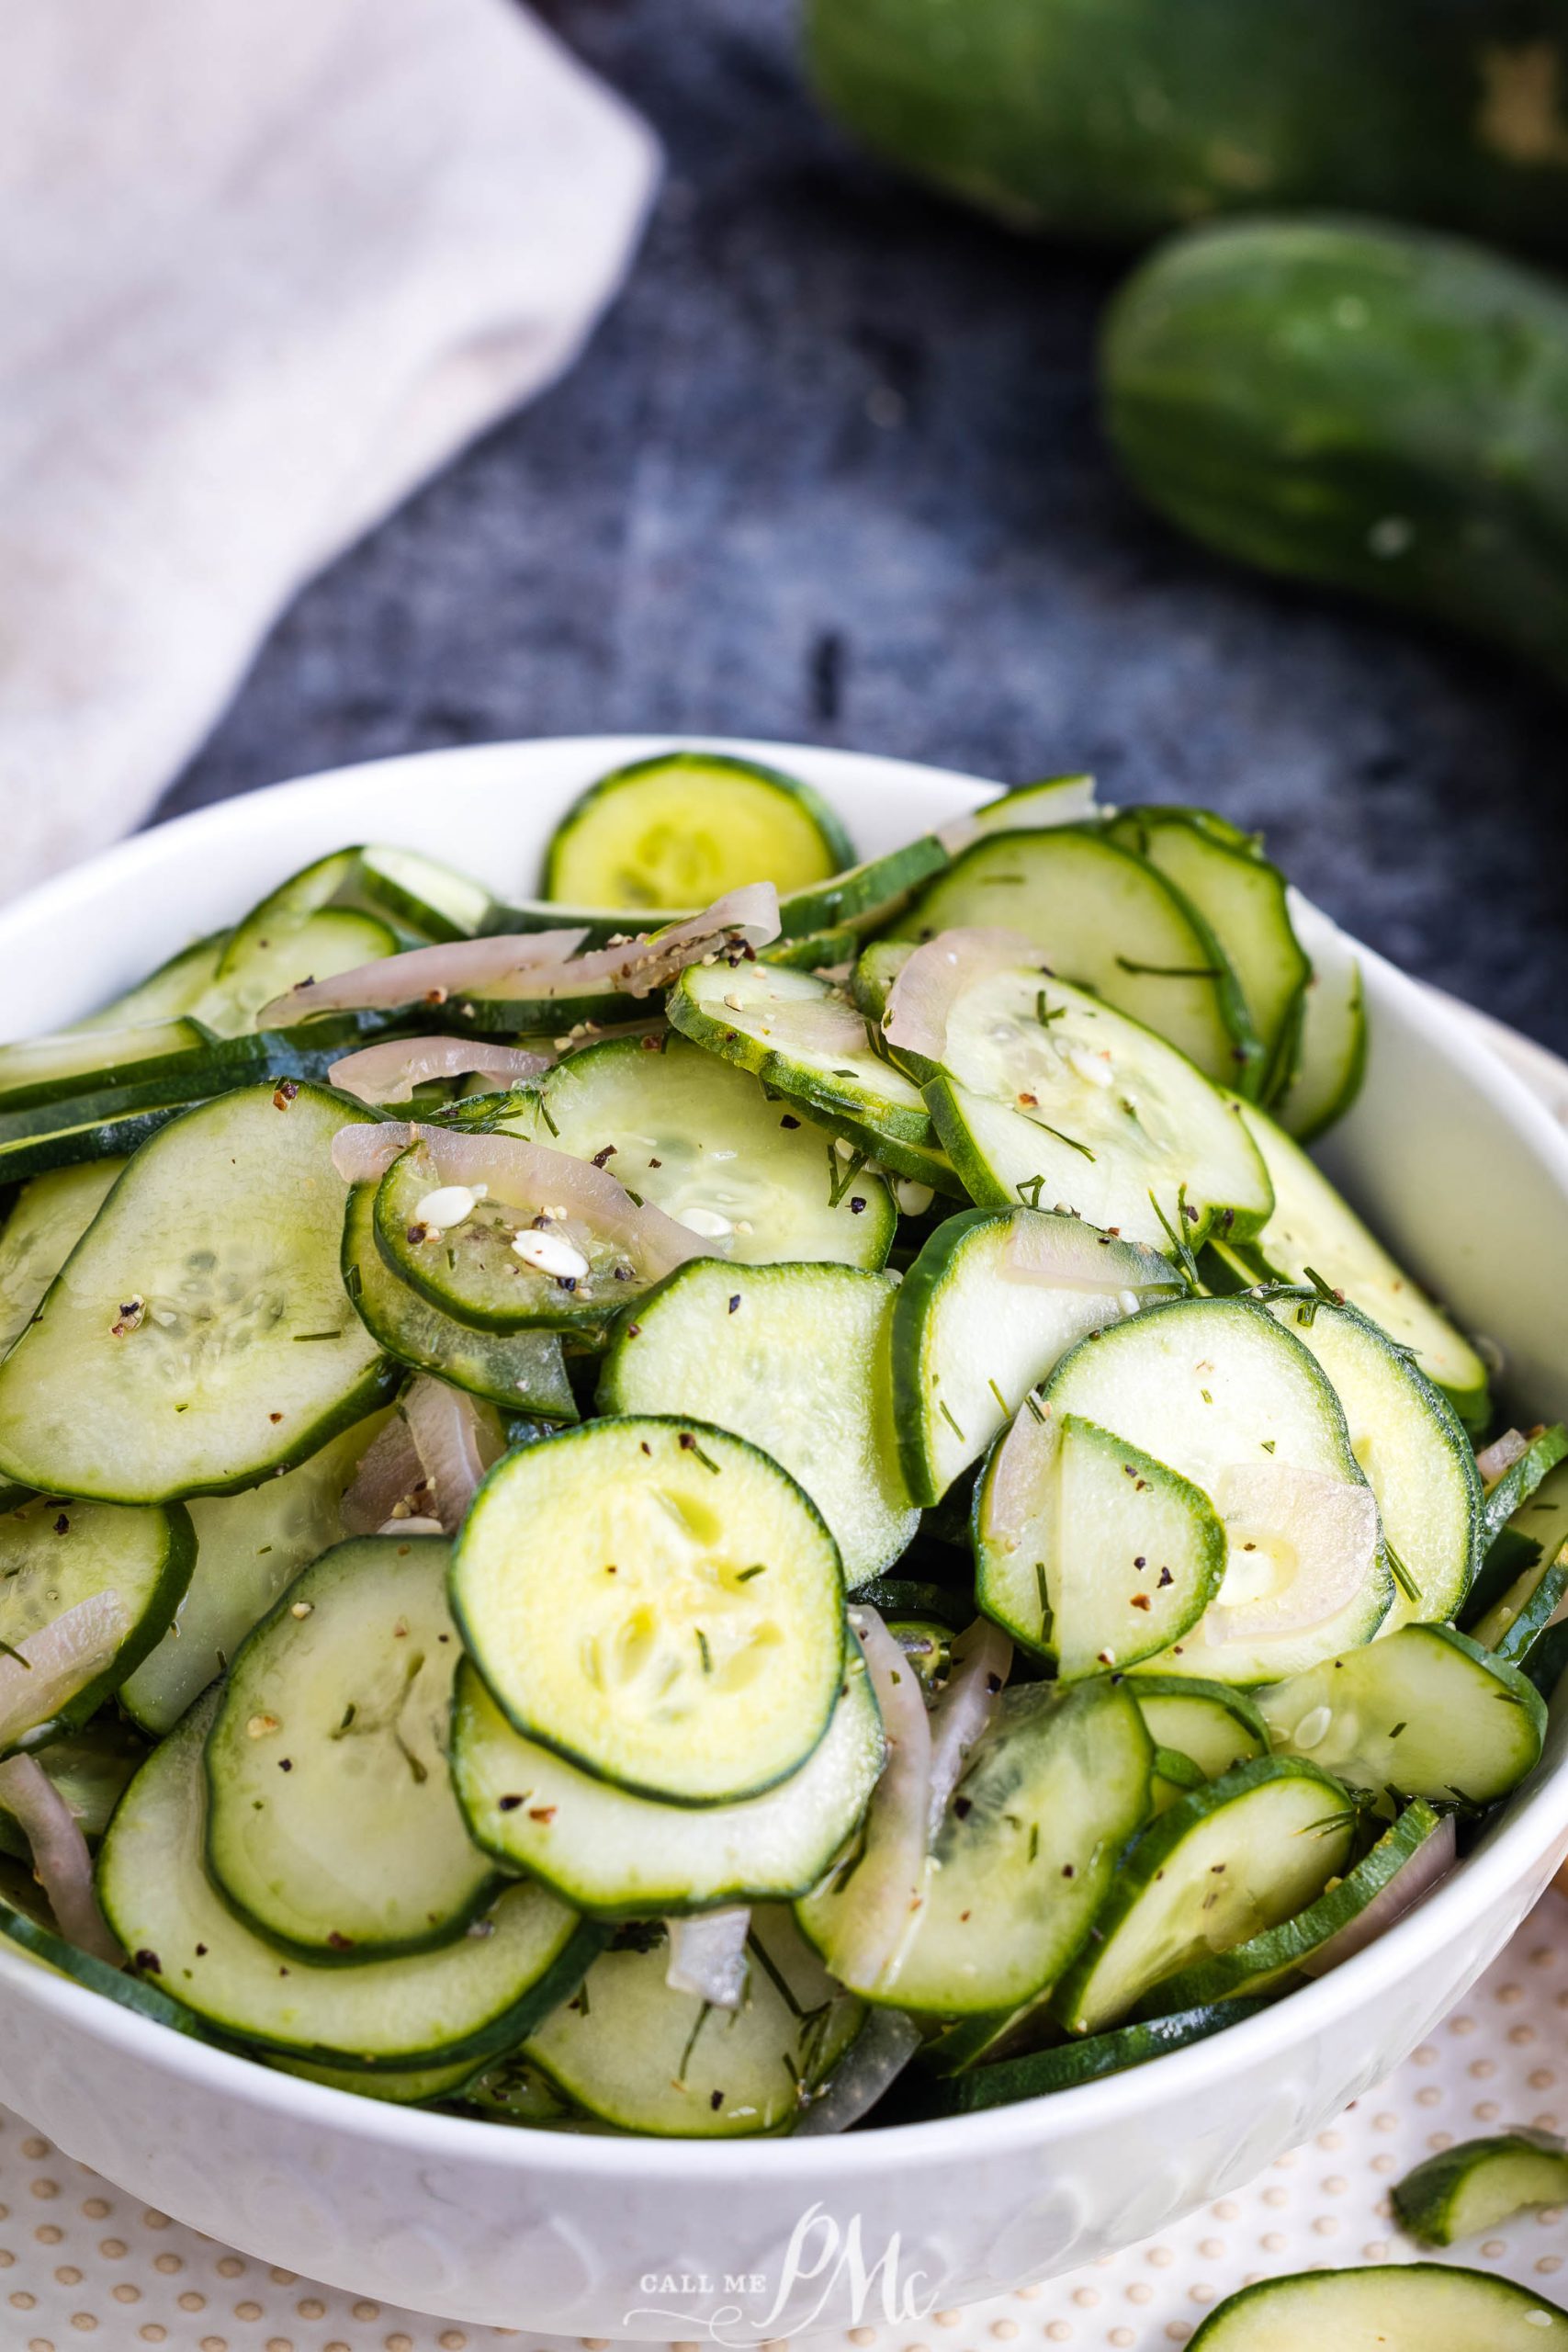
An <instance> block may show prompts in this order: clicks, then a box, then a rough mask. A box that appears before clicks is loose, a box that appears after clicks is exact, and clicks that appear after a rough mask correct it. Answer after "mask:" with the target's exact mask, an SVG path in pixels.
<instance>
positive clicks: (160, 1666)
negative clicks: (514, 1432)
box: [118, 1411, 388, 1737]
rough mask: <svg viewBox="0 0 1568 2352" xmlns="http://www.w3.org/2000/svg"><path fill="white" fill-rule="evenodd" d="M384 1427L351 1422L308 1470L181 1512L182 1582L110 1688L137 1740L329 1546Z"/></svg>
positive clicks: (379, 1418)
mask: <svg viewBox="0 0 1568 2352" xmlns="http://www.w3.org/2000/svg"><path fill="white" fill-rule="evenodd" d="M387 1418H388V1416H387V1414H386V1413H385V1411H380V1412H377V1413H374V1414H372V1415H371V1416H370V1417H369V1418H368V1419H366V1420H363V1421H356V1422H355V1424H354V1426H353V1427H352V1428H351V1429H346V1430H343V1431H342V1432H341V1434H340V1435H339V1436H337V1437H334V1438H330V1439H329V1440H328V1442H327V1443H326V1444H325V1445H324V1446H322V1447H321V1451H320V1452H319V1453H313V1454H311V1456H310V1460H309V1461H308V1462H301V1463H300V1464H299V1465H298V1467H297V1468H295V1469H293V1470H288V1471H285V1472H284V1473H283V1474H282V1476H275V1477H271V1478H265V1479H263V1481H262V1483H261V1484H260V1485H259V1486H256V1487H247V1488H246V1490H245V1492H244V1493H243V1494H240V1495H220V1496H207V1497H198V1498H197V1500H196V1501H195V1502H193V1503H191V1504H190V1505H189V1506H188V1509H189V1511H190V1520H191V1525H192V1527H193V1528H194V1529H195V1531H196V1545H197V1549H196V1566H195V1568H194V1570H193V1571H192V1574H191V1579H190V1583H189V1584H188V1586H187V1587H186V1592H185V1596H184V1598H183V1600H181V1601H180V1604H179V1607H178V1608H177V1609H176V1610H175V1619H174V1623H173V1624H172V1625H171V1626H170V1627H169V1629H168V1631H167V1632H166V1633H165V1634H164V1638H163V1640H162V1641H161V1642H160V1643H159V1644H158V1645H157V1647H156V1649H154V1650H152V1651H151V1652H150V1653H149V1655H148V1656H147V1657H144V1658H143V1659H142V1661H141V1665H140V1666H139V1667H138V1668H136V1670H135V1672H134V1673H133V1674H131V1675H130V1676H128V1677H127V1679H126V1680H125V1681H124V1682H123V1683H121V1685H120V1688H119V1694H118V1695H119V1703H120V1705H121V1706H122V1707H124V1708H125V1710H126V1712H127V1713H129V1714H130V1717H131V1718H132V1720H133V1721H134V1722H136V1723H138V1724H141V1727H142V1729H143V1730H144V1731H149V1732H152V1733H154V1734H155V1735H157V1736H160V1737H161V1736H162V1735H163V1734H164V1732H168V1731H172V1730H173V1729H174V1727H175V1724H177V1723H178V1722H179V1719H180V1717H181V1716H182V1715H183V1714H184V1713H185V1712H186V1708H187V1707H188V1706H189V1705H190V1704H191V1702H193V1700H196V1699H198V1698H199V1697H200V1695H201V1693H202V1692H203V1691H205V1690H206V1688H207V1686H208V1684H209V1682H211V1681H212V1680H213V1679H215V1677H216V1676H218V1675H220V1674H221V1673H222V1672H223V1671H224V1669H225V1668H226V1667H227V1666H228V1664H229V1661H230V1659H231V1657H233V1655H234V1653H235V1651H236V1650H237V1649H238V1648H239V1646H240V1644H241V1643H242V1642H243V1640H244V1638H245V1635H246V1634H248V1633H249V1632H250V1630H251V1628H252V1626H253V1625H256V1624H259V1623H260V1622H261V1620H262V1619H263V1618H264V1617H265V1615H266V1613H267V1611H268V1610H269V1609H270V1608H271V1607H272V1604H273V1602H274V1601H275V1600H276V1599H277V1596H278V1594H279V1593H280V1592H282V1591H283V1590H284V1589H285V1588H286V1587H287V1586H288V1585H290V1584H292V1583H293V1581H294V1578H295V1577H297V1576H298V1575H299V1571H300V1569H301V1568H302V1567H304V1566H305V1565H306V1563H307V1561H310V1560H313V1559H315V1557H316V1556H317V1555H318V1554H319V1553H321V1552H324V1551H325V1550H326V1548H327V1546H328V1544H335V1543H337V1542H338V1540H339V1539H340V1537H341V1536H342V1535H343V1533H344V1526H343V1521H342V1518H341V1515H340V1512H339V1509H338V1506H339V1504H340V1502H341V1501H342V1498H343V1496H344V1491H345V1490H346V1488H347V1487H349V1486H350V1484H351V1483H352V1481H353V1478H354V1474H355V1470H356V1469H357V1468H358V1466H359V1462H360V1458H361V1456H362V1455H363V1454H364V1453H366V1452H367V1449H368V1447H369V1445H370V1443H371V1441H372V1440H373V1439H374V1438H375V1437H377V1436H378V1434H379V1432H380V1430H382V1428H383V1427H384V1426H385V1424H386V1421H387Z"/></svg>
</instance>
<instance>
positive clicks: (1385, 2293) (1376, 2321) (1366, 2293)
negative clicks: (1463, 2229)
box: [1188, 2262, 1568, 2352]
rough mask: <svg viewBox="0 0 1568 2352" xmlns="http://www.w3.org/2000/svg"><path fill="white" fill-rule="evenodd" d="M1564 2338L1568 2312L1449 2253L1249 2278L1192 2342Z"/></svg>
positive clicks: (1244, 2350) (1406, 2344) (1225, 2345)
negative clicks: (1463, 2265) (1452, 2259)
mask: <svg viewBox="0 0 1568 2352" xmlns="http://www.w3.org/2000/svg"><path fill="white" fill-rule="evenodd" d="M1562 2344H1568V2312H1563V2311H1560V2310H1559V2309H1558V2307H1557V2305H1556V2304H1555V2303H1549V2302H1548V2301H1546V2300H1545V2298H1544V2297H1543V2296H1541V2295H1538V2294H1535V2293H1533V2292H1532V2291H1531V2290H1530V2289H1529V2288H1528V2287H1516V2286H1515V2285H1513V2283H1512V2281H1511V2280H1509V2279H1506V2278H1495V2277H1493V2276H1492V2274H1491V2273H1490V2272H1488V2271H1483V2270H1458V2269H1455V2268H1453V2267H1451V2266H1450V2264H1448V2263H1446V2262H1443V2263H1439V2262H1402V2263H1391V2264H1388V2265H1386V2266H1384V2267H1373V2268H1370V2269H1366V2270H1310V2271H1303V2273H1302V2274H1301V2276H1300V2277H1299V2278H1269V2279H1266V2280H1265V2281H1264V2282H1263V2283H1262V2285H1260V2286H1256V2287H1244V2288H1242V2290H1241V2291H1240V2292H1239V2293H1238V2294H1235V2295H1230V2296H1227V2298H1226V2300H1225V2301H1224V2302H1223V2303H1220V2304H1217V2305H1216V2306H1215V2308H1214V2309H1213V2311H1212V2312H1210V2313H1209V2316H1208V2318H1207V2319H1206V2320H1205V2321H1204V2322H1203V2324H1202V2325H1201V2328H1200V2329H1199V2330H1198V2333H1197V2335H1194V2336H1193V2337H1192V2338H1191V2340H1190V2344H1189V2346H1188V2352H1306V2347H1309V2346H1314V2347H1315V2346H1327V2345H1332V2346H1333V2347H1334V2352H1481V2347H1482V2346H1484V2347H1485V2352H1541V2347H1542V2346H1547V2347H1550V2346H1553V2345H1562Z"/></svg>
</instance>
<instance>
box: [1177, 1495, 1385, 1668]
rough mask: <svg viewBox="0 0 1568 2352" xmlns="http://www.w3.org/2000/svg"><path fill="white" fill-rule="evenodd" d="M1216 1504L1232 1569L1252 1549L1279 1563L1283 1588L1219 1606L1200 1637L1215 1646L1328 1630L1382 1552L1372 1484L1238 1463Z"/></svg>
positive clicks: (1210, 1614) (1212, 1610)
mask: <svg viewBox="0 0 1568 2352" xmlns="http://www.w3.org/2000/svg"><path fill="white" fill-rule="evenodd" d="M1214 1501H1215V1504H1216V1506H1217V1508H1218V1510H1219V1513H1220V1517H1221V1518H1222V1519H1223V1520H1224V1525H1225V1534H1226V1536H1227V1538H1228V1540H1229V1544H1230V1556H1231V1563H1232V1568H1231V1571H1230V1572H1229V1573H1233V1574H1234V1572H1235V1563H1236V1561H1237V1559H1238V1557H1239V1556H1241V1555H1243V1554H1244V1553H1245V1547H1246V1546H1247V1544H1255V1545H1256V1547H1257V1549H1258V1553H1259V1554H1261V1555H1263V1559H1264V1562H1265V1564H1267V1563H1268V1562H1269V1560H1272V1561H1274V1562H1275V1563H1279V1562H1280V1555H1283V1564H1284V1565H1285V1566H1286V1567H1287V1569H1288V1571H1289V1574H1288V1580H1287V1582H1286V1583H1285V1585H1284V1587H1283V1589H1279V1590H1276V1591H1273V1592H1269V1593H1264V1594H1261V1595H1259V1597H1258V1599H1257V1600H1239V1601H1235V1602H1232V1603H1225V1602H1223V1601H1215V1602H1214V1603H1213V1606H1212V1607H1211V1608H1210V1609H1209V1611H1208V1612H1207V1614H1206V1615H1205V1616H1204V1618H1203V1621H1202V1624H1201V1629H1200V1631H1201V1638H1202V1639H1203V1640H1204V1641H1206V1642H1209V1643H1211V1644H1218V1643H1222V1642H1235V1641H1249V1642H1251V1641H1262V1640H1266V1639H1268V1638H1269V1637H1270V1636H1272V1635H1275V1634H1299V1633H1304V1632H1306V1631H1308V1630H1309V1629H1310V1628H1311V1627H1312V1626H1314V1625H1321V1624H1324V1623H1326V1622H1327V1620H1328V1619H1329V1618H1331V1617H1335V1616H1337V1614H1338V1612H1339V1611H1340V1610H1341V1609H1343V1608H1344V1607H1345V1606H1346V1605H1347V1603H1348V1602H1349V1601H1351V1600H1354V1599H1355V1597H1356V1595H1357V1593H1359V1591H1360V1590H1361V1589H1362V1587H1363V1586H1364V1585H1365V1583H1366V1581H1367V1578H1368V1577H1369V1576H1370V1575H1371V1570H1372V1562H1373V1558H1374V1555H1375V1554H1376V1552H1377V1547H1378V1540H1379V1535H1380V1532H1381V1531H1380V1528H1379V1523H1378V1507H1377V1504H1376V1502H1375V1500H1374V1499H1373V1497H1372V1491H1371V1487H1365V1486H1353V1485H1352V1484H1351V1483H1350V1481H1349V1480H1348V1478H1331V1477H1327V1476H1325V1474H1324V1473H1323V1472H1322V1471H1321V1470H1301V1469H1298V1468H1297V1467H1296V1466H1295V1464H1293V1463H1289V1462H1268V1463H1250V1462H1248V1463H1236V1464H1233V1465H1232V1466H1231V1468H1229V1469H1228V1470H1226V1471H1225V1472H1224V1475H1223V1476H1221V1478H1220V1479H1219V1480H1218V1481H1217V1482H1216V1485H1215V1488H1214Z"/></svg>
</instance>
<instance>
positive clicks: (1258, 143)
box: [807, 0, 1568, 249]
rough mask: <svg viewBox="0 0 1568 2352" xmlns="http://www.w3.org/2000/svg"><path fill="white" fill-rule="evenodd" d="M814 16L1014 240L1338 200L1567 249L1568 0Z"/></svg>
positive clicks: (832, 54)
mask: <svg viewBox="0 0 1568 2352" xmlns="http://www.w3.org/2000/svg"><path fill="white" fill-rule="evenodd" d="M807 51H808V58H809V64H810V70H811V73H812V76H813V79H814V80H815V82H816V85H817V87H818V92H819V93H820V95H821V96H822V97H823V98H824V99H825V100H826V102H827V104H828V106H829V107H830V108H831V110H832V111H833V112H834V113H835V114H836V115H837V116H838V117H839V118H840V120H841V121H842V122H844V123H845V124H846V125H847V126H848V127H849V128H850V129H851V130H852V131H854V132H855V133H856V134H858V136H859V137H861V138H862V139H863V140H864V141H865V142H866V143H867V144H868V145H869V146H871V147H873V148H874V149H875V150H876V151H877V152H878V153H880V154H882V155H885V156H886V157H888V158H889V159H890V160H892V161H894V162H896V163H897V164H902V165H904V166H905V167H906V168H908V170H910V171H913V172H915V173H917V174H919V176H920V177H922V178H924V179H927V180H931V181H934V182H936V183H937V185H938V186H940V187H944V188H946V189H947V190H949V191H950V192H951V193H953V194H954V195H956V196H959V197H962V198H965V199H967V200H968V201H969V202H971V203H973V204H976V205H979V206H980V207H982V208H983V209H985V210H987V211H989V212H993V213H997V214H999V215H1000V216H1001V218H1002V219H1003V220H1006V221H1008V222H1009V223H1010V225H1011V226H1013V227H1015V228H1023V229H1032V230H1046V231H1055V232H1061V233H1064V234H1066V235H1068V236H1071V237H1075V238H1093V239H1100V240H1105V241H1111V242H1114V243H1142V242H1144V241H1145V240H1147V239H1148V238H1150V237H1153V236H1157V235H1158V234H1160V233H1161V232H1163V231H1165V230H1167V229H1169V228H1174V227H1178V226H1181V225H1184V224H1185V223H1187V222H1189V221H1190V220H1194V219H1195V218H1200V217H1201V216H1203V215H1206V214H1209V213H1214V212H1227V211H1235V210H1237V209H1244V210H1249V209H1250V210H1255V209H1258V207H1259V206H1260V205H1269V206H1271V207H1272V206H1279V207H1284V206H1301V205H1325V206H1332V207H1333V208H1335V209H1338V210H1356V209H1364V210H1366V211H1370V212H1382V213H1390V214H1393V215H1394V216H1396V217H1399V218H1404V219H1415V220H1435V221H1438V222H1441V223H1445V224H1447V225H1449V226H1451V227H1454V228H1461V229H1467V230H1470V231H1472V232H1474V233H1476V234H1478V235H1483V236H1490V237H1493V238H1495V239H1497V240H1498V241H1499V242H1502V243H1535V244H1540V245H1542V246H1545V247H1555V248H1558V249H1561V248H1562V245H1563V243H1564V242H1568V116H1565V114H1564V111H1563V106H1564V101H1563V99H1562V96H1561V90H1562V83H1561V80H1560V79H1558V77H1559V76H1560V75H1561V74H1562V70H1563V59H1564V55H1565V53H1568V7H1564V6H1563V0H1512V4H1511V5H1509V6H1506V7H1501V6H1496V7H1492V8H1486V9H1480V8H1472V7H1468V6H1453V5H1433V4H1432V0H1383V5H1382V6H1380V7H1378V8H1376V9H1371V10H1368V9H1365V8H1360V7H1358V6H1356V0H1270V5H1269V6H1267V7H1247V6H1239V7H1238V6H1235V5H1234V0H1186V5H1185V6H1181V7H1172V6H1168V5H1162V0H964V6H961V7H956V8H955V7H953V6H949V5H945V0H810V6H808V8H807ZM1554 83H1555V91H1554Z"/></svg>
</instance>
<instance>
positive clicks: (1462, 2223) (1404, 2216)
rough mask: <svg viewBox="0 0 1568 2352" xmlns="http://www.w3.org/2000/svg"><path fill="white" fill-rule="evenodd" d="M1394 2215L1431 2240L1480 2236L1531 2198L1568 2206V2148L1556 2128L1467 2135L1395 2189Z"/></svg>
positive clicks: (1409, 2232) (1532, 2202)
mask: <svg viewBox="0 0 1568 2352" xmlns="http://www.w3.org/2000/svg"><path fill="white" fill-rule="evenodd" d="M1391 2194H1392V2196H1393V2211H1394V2218H1395V2220H1396V2221H1397V2222H1398V2223H1399V2226H1400V2228H1401V2229H1402V2230H1403V2231H1404V2233H1405V2234H1406V2235H1407V2236H1408V2237H1413V2238H1416V2239H1418V2240H1419V2241H1420V2243H1421V2244H1422V2245H1455V2244H1456V2243H1457V2241H1458V2240H1459V2239H1461V2238H1473V2237H1480V2236H1481V2235H1482V2233H1483V2232H1485V2231H1487V2230H1495V2228H1496V2227H1497V2225H1498V2223H1499V2222H1506V2221H1507V2220H1508V2219H1509V2217H1510V2215H1512V2214H1514V2213H1521V2212H1523V2211H1525V2209H1526V2208H1527V2207H1528V2206H1531V2205H1568V2148H1565V2147H1564V2146H1563V2144H1562V2141H1561V2140H1558V2139H1555V2138H1553V2137H1552V2135H1551V2132H1548V2131H1502V2132H1498V2133H1496V2134H1495V2136H1494V2137H1492V2138H1490V2139H1484V2140H1461V2142H1460V2143H1459V2145H1458V2147H1457V2148H1445V2149H1443V2151H1442V2152H1441V2154H1438V2155H1436V2156H1428V2157H1427V2161H1426V2163H1425V2164H1421V2165H1416V2169H1415V2171H1414V2172H1407V2173H1406V2174H1405V2176H1404V2179H1403V2180H1401V2181H1397V2182H1396V2183H1395V2184H1394V2187H1393V2190H1392V2192H1391Z"/></svg>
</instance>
